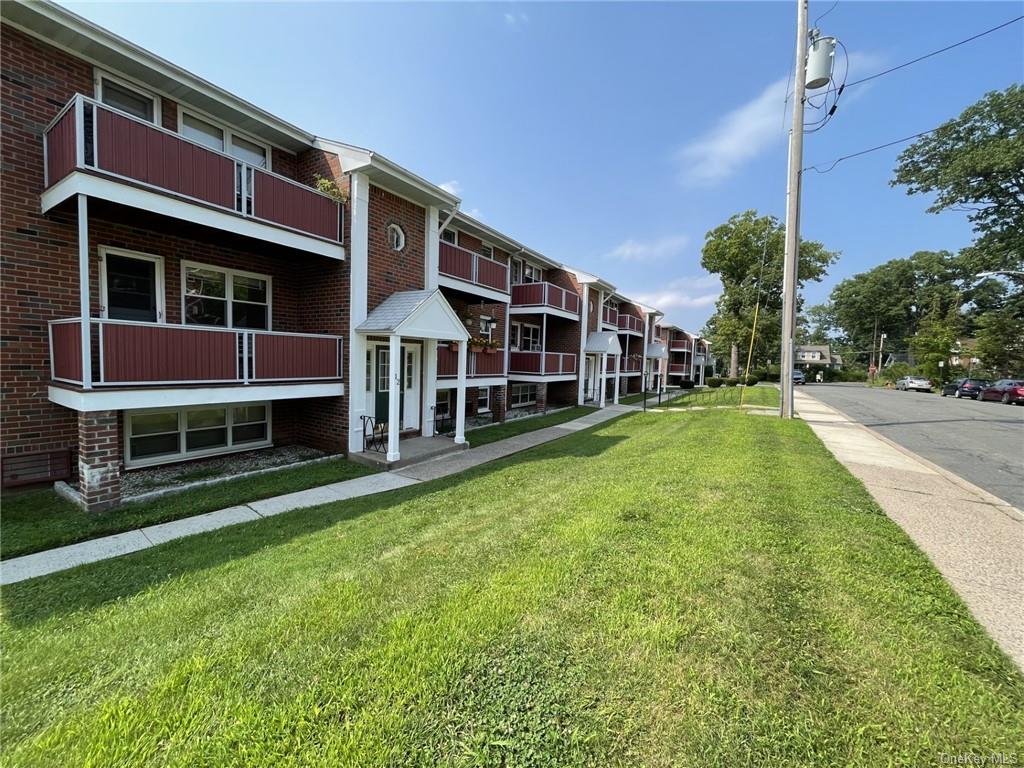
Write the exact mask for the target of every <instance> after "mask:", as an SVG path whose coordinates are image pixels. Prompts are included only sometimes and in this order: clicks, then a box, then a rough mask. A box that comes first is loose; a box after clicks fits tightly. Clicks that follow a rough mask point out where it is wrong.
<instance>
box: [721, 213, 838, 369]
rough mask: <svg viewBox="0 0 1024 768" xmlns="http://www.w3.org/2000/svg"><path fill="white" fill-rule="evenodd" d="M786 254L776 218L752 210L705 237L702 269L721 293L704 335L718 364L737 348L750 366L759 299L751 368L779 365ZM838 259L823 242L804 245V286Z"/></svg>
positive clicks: (781, 228) (801, 271) (782, 229)
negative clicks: (712, 276) (716, 279)
mask: <svg viewBox="0 0 1024 768" xmlns="http://www.w3.org/2000/svg"><path fill="white" fill-rule="evenodd" d="M784 254H785V227H784V226H783V225H782V223H781V222H779V220H778V219H776V218H775V217H774V216H758V215H757V212H756V211H752V210H751V211H745V212H744V213H739V214H736V215H734V216H732V217H730V219H729V220H728V221H727V222H725V223H724V224H722V225H721V226H718V227H716V228H715V229H712V230H711V231H710V232H708V233H707V235H706V236H705V239H704V248H703V250H702V252H701V266H702V267H704V269H706V270H707V271H708V272H711V273H713V274H716V275H718V276H719V278H720V279H721V281H722V294H721V296H719V298H718V301H717V302H716V303H715V313H714V315H712V317H711V318H710V319H709V320H708V323H707V325H706V326H705V328H704V331H703V333H704V335H705V336H706V337H707V338H709V339H711V349H712V352H713V353H714V354H715V356H716V357H717V358H718V359H719V360H728V359H729V353H730V350H731V347H732V345H733V344H735V345H736V346H737V347H739V348H740V350H742V353H741V355H740V358H741V360H740V363H741V365H742V364H744V363H745V362H746V354H747V348H748V346H749V344H750V335H751V328H752V326H753V319H754V309H755V307H756V306H757V304H758V300H759V299H760V310H759V312H758V321H757V335H756V338H755V339H754V362H753V365H752V367H754V368H756V367H759V366H760V365H763V364H764V363H765V361H767V360H773V361H778V359H779V355H780V346H781V325H782V272H783V261H784ZM838 257H839V254H838V253H836V252H834V251H829V250H827V249H826V248H825V246H824V245H822V244H821V243H819V242H815V241H813V240H803V241H801V245H800V266H799V274H798V281H799V283H800V285H803V284H804V283H806V282H807V281H809V280H814V281H820V280H821V279H822V278H823V277H824V276H825V273H826V271H827V269H828V267H829V265H830V264H832V263H833V262H834V261H835V260H836V259H837V258H838Z"/></svg>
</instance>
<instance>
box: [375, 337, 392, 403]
mask: <svg viewBox="0 0 1024 768" xmlns="http://www.w3.org/2000/svg"><path fill="white" fill-rule="evenodd" d="M390 369H391V353H390V351H389V350H388V349H387V347H377V391H378V392H388V391H390V389H391V380H390V378H389V376H390V375H391V374H390Z"/></svg>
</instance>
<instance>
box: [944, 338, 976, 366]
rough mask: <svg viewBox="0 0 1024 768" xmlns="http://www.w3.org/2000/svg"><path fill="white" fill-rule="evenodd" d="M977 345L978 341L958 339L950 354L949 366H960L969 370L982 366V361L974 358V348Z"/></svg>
mask: <svg viewBox="0 0 1024 768" xmlns="http://www.w3.org/2000/svg"><path fill="white" fill-rule="evenodd" d="M977 344H978V340H977V339H957V340H956V343H955V344H954V345H953V349H952V351H951V352H950V353H949V364H950V365H958V366H961V367H963V368H967V369H968V370H970V369H971V368H974V367H975V366H977V365H981V360H980V359H979V358H977V357H975V356H974V348H975V346H977Z"/></svg>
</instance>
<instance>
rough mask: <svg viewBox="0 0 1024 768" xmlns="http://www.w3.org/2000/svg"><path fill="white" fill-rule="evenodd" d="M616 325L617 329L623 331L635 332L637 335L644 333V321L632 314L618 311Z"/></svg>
mask: <svg viewBox="0 0 1024 768" xmlns="http://www.w3.org/2000/svg"><path fill="white" fill-rule="evenodd" d="M618 326H619V330H620V331H622V332H625V333H635V334H637V335H639V336H643V334H644V321H643V320H641V319H640V318H639V317H634V316H633V315H627V314H624V313H619V318H618Z"/></svg>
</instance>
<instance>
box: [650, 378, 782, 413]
mask: <svg viewBox="0 0 1024 768" xmlns="http://www.w3.org/2000/svg"><path fill="white" fill-rule="evenodd" d="M741 393H742V396H743V404H744V405H758V406H764V407H768V408H777V407H778V405H779V389H778V387H776V386H775V385H774V384H762V385H755V386H753V387H725V386H722V387H718V388H717V389H711V388H707V389H694V390H690V391H689V392H687V393H686V394H685V395H683V396H682V397H680V398H678V399H676V400H673V401H671V402H668V403H665V402H663V403H662V404H661V406H656V407H661V408H687V407H689V406H693V405H700V406H705V407H714V406H716V405H737V406H738V405H739V404H740V395H741ZM648 405H650V402H648Z"/></svg>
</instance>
